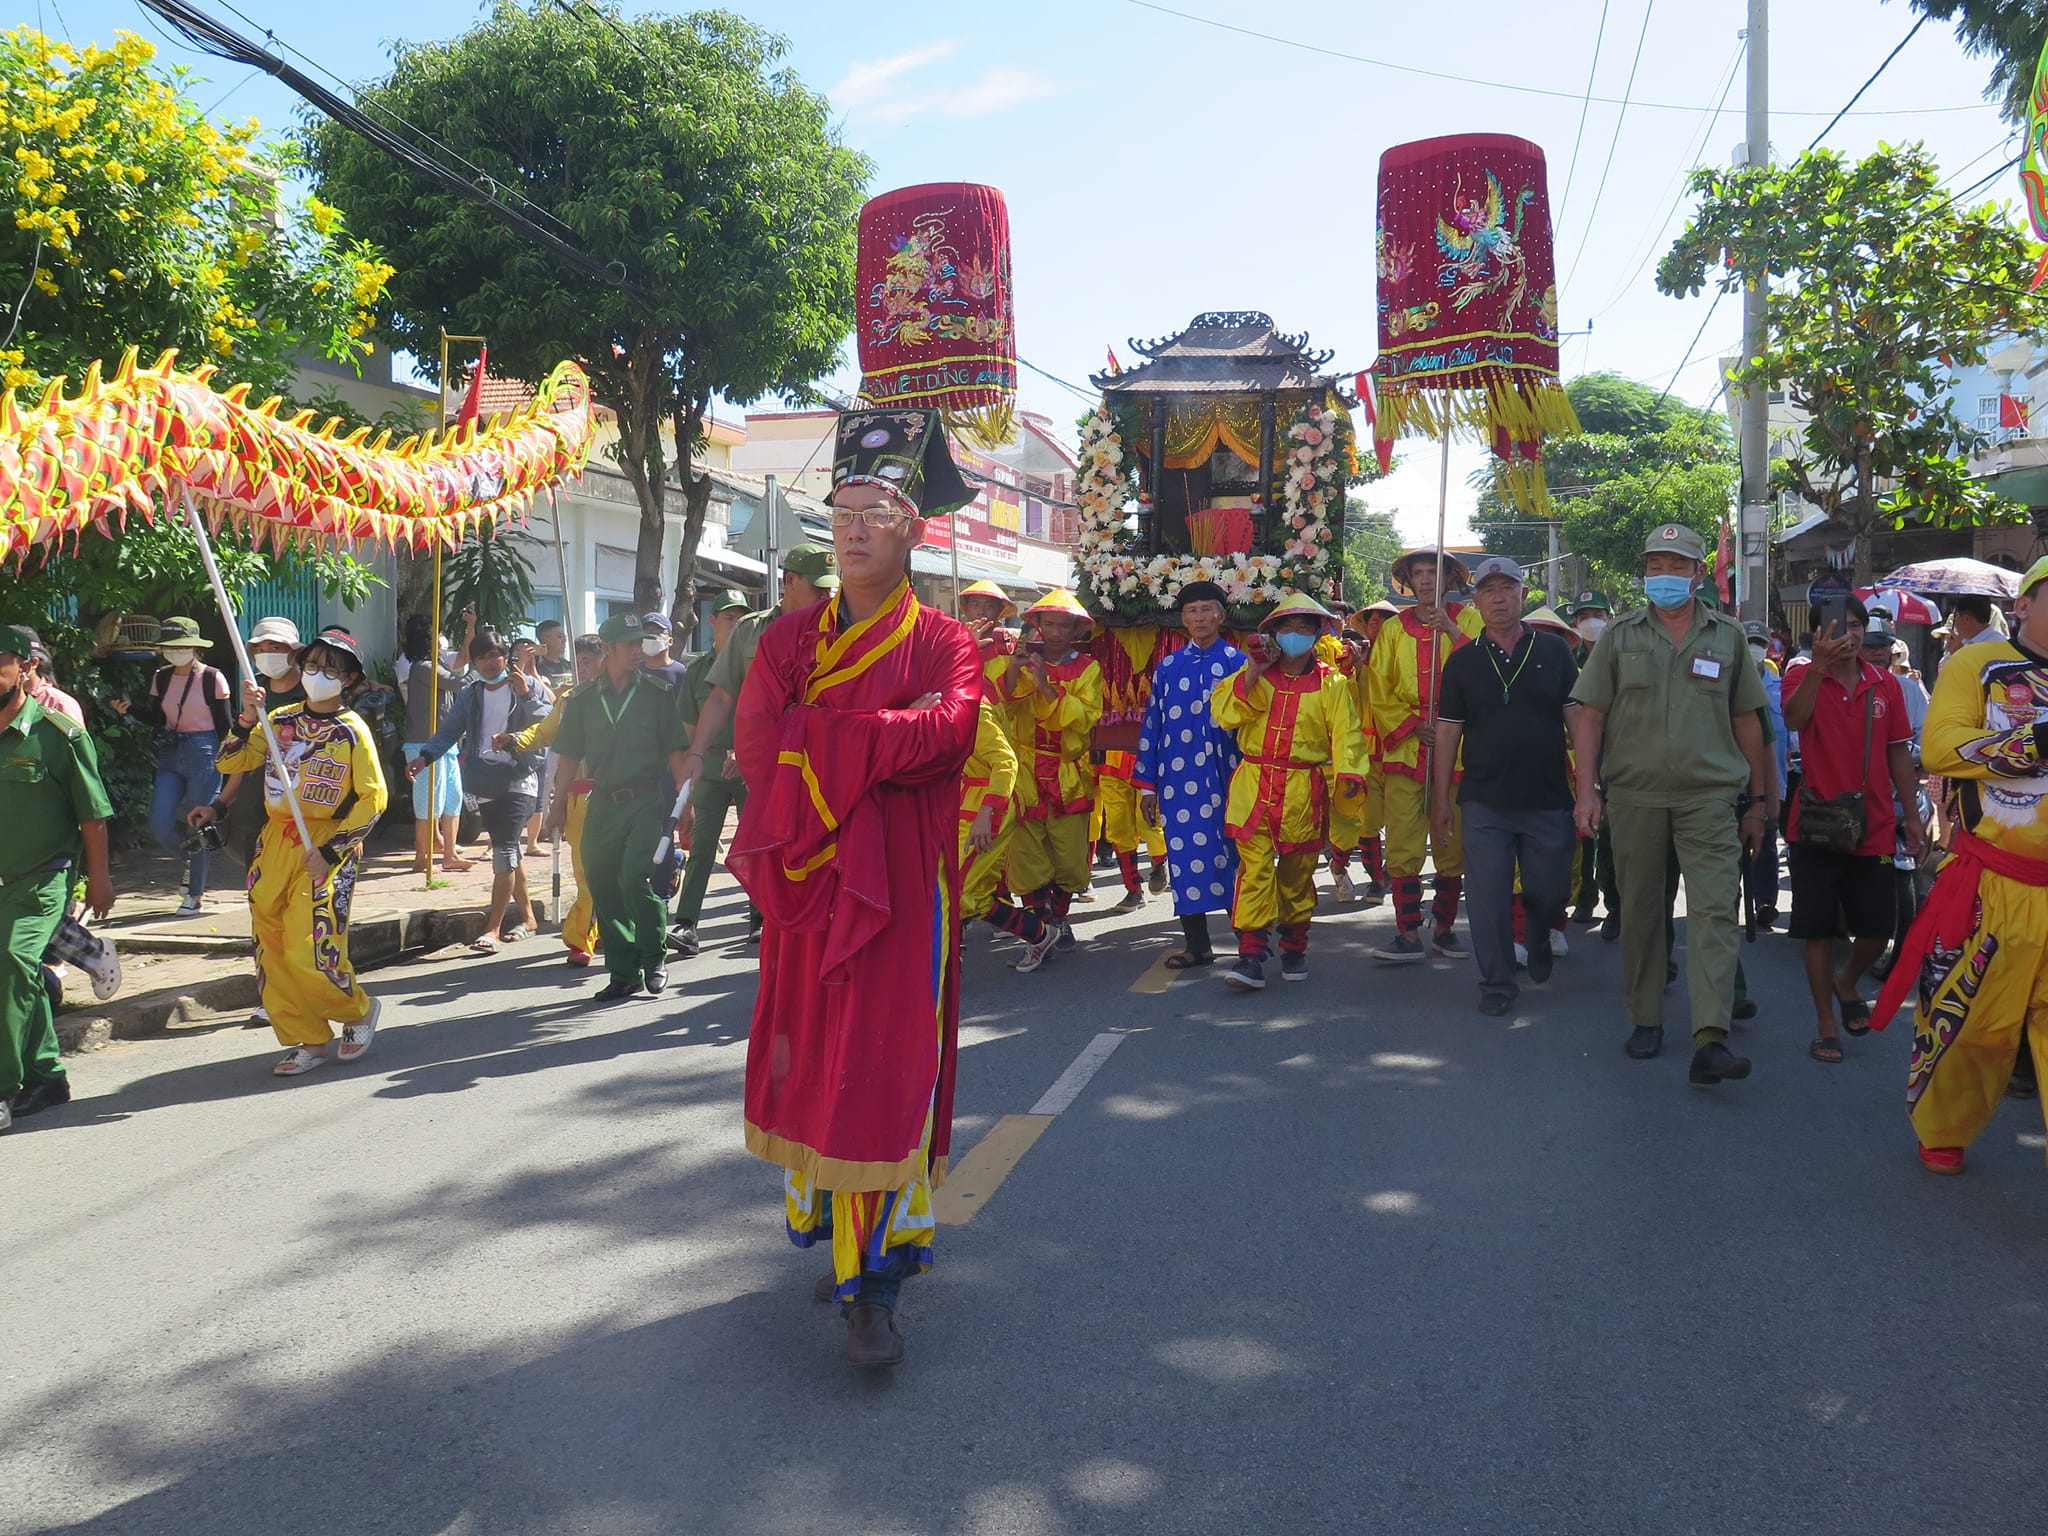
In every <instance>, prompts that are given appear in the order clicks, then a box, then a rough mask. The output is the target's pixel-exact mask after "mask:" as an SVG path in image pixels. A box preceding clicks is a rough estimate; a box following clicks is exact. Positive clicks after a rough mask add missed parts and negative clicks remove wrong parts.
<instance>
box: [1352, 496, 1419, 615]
mask: <svg viewBox="0 0 2048 1536" xmlns="http://www.w3.org/2000/svg"><path fill="white" fill-rule="evenodd" d="M1394 517H1395V514H1394V513H1392V512H1369V511H1367V510H1365V509H1364V508H1363V507H1353V508H1352V509H1351V510H1350V511H1349V512H1347V513H1346V514H1345V516H1344V597H1345V600H1346V601H1347V602H1350V603H1352V604H1354V605H1361V606H1362V605H1363V604H1366V603H1376V602H1378V601H1379V600H1380V599H1381V598H1383V597H1385V596H1386V595H1387V568H1388V567H1389V566H1391V565H1392V564H1393V563H1394V562H1395V561H1396V560H1398V559H1399V558H1400V556H1401V551H1402V550H1403V549H1404V548H1405V547H1406V546H1405V545H1404V544H1403V543H1402V542H1401V532H1400V530H1399V529H1398V528H1396V527H1395V526H1394Z"/></svg>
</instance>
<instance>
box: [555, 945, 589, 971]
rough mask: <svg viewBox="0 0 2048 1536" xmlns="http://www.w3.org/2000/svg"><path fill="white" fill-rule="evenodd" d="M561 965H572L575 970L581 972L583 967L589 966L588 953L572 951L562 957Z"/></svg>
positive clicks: (582, 950)
mask: <svg viewBox="0 0 2048 1536" xmlns="http://www.w3.org/2000/svg"><path fill="white" fill-rule="evenodd" d="M562 963H563V964H564V965H572V966H574V967H576V969H578V970H581V969H583V967H584V966H586V965H588V964H590V951H589V950H587V949H572V950H570V951H569V953H568V954H566V955H564V956H563V957H562Z"/></svg>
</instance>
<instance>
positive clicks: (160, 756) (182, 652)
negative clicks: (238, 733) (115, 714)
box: [111, 618, 231, 917]
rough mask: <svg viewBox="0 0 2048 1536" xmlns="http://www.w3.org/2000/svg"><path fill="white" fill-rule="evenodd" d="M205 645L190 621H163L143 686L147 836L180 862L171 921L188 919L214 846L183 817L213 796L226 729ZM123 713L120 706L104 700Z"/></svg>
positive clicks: (223, 694) (219, 687)
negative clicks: (149, 762)
mask: <svg viewBox="0 0 2048 1536" xmlns="http://www.w3.org/2000/svg"><path fill="white" fill-rule="evenodd" d="M211 649H213V642H212V641H211V640H209V639H207V638H206V637H205V636H204V635H202V634H200V633H199V622H198V621H197V620H196V619H188V618H169V619H165V620H164V622H163V626H162V628H161V629H160V630H159V631H158V634H157V650H158V652H159V654H161V655H162V657H163V659H164V665H163V666H161V667H159V668H157V671H156V675H155V676H154V677H152V678H151V679H150V680H149V699H150V704H151V707H152V708H153V709H154V710H155V711H156V717H157V731H156V784H155V787H154V789H153V790H152V791H151V793H150V799H149V834H150V836H151V837H153V838H155V839H156V845H157V846H158V847H159V848H161V849H163V851H164V852H165V853H171V854H182V855H183V856H184V859H185V899H184V900H183V901H182V902H180V903H179V904H178V916H180V917H195V916H197V915H198V913H199V911H200V899H201V897H202V896H204V895H205V893H206V871H207V866H208V864H209V863H210V862H211V860H212V850H213V849H214V848H217V847H219V846H220V838H219V835H218V834H215V835H214V836H213V837H212V838H211V839H207V838H203V837H201V836H198V835H196V831H195V829H191V828H189V827H188V825H187V821H186V818H187V817H188V816H189V814H190V813H191V811H192V809H193V807H195V806H202V805H211V804H212V803H213V797H214V796H215V795H216V794H217V793H219V791H220V771H219V769H217V768H216V767H215V766H214V763H215V759H216V758H217V757H218V756H219V754H220V746H221V743H222V742H223V741H224V740H226V739H227V736H228V728H229V725H230V723H231V712H230V710H229V709H228V698H229V688H228V680H227V677H226V676H225V675H224V674H223V673H221V672H220V671H218V670H217V669H215V668H213V667H210V666H208V665H206V663H205V661H204V659H203V658H204V656H205V653H206V652H207V651H210V650H211ZM111 702H112V704H113V707H114V708H115V709H116V710H118V711H120V712H122V713H124V714H125V713H126V712H127V701H126V700H125V699H116V700H113V701H111Z"/></svg>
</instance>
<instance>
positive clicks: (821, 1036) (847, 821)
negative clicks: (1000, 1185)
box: [730, 409, 982, 1366]
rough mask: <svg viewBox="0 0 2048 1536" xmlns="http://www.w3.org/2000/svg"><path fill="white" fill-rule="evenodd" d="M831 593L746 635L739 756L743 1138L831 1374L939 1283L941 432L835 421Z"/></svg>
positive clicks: (970, 647)
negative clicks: (927, 575)
mask: <svg viewBox="0 0 2048 1536" xmlns="http://www.w3.org/2000/svg"><path fill="white" fill-rule="evenodd" d="M831 499H832V542H833V546H834V548H835V549H836V550H837V552H838V557H839V577H840V587H839V591H838V592H837V593H836V594H834V595H832V596H828V597H827V598H826V600H825V601H824V602H822V603H819V604H817V605H815V606H813V607H810V608H806V609H802V610H799V611H797V612H793V613H788V614H785V615H784V616H783V617H781V618H780V619H778V620H777V621H776V622H775V623H773V624H771V625H770V626H769V627H768V628H767V629H766V631H764V632H763V634H762V635H761V640H760V649H759V651H758V652H757V654H756V655H755V658H754V664H753V666H752V667H751V668H750V669H749V670H748V672H747V676H746V682H745V684H744V686H743V687H742V690H741V693H740V697H739V705H738V713H737V716H736V720H735V726H734V751H735V752H736V753H737V755H738V757H739V763H740V771H741V775H742V777H744V778H745V780H746V782H747V784H748V786H749V790H750V797H749V799H748V801H747V805H746V809H745V810H744V811H743V812H742V813H741V817H740V824H739V830H738V832H737V833H736V834H735V836H734V839H733V847H732V854H731V858H730V864H731V867H732V871H733V873H734V874H735V875H736V876H737V877H738V878H739V881H740V883H741V884H742V885H743V886H745V887H746V890H747V894H748V895H749V896H751V897H752V898H753V900H754V902H755V904H756V905H757V906H759V908H760V909H761V912H762V914H763V916H764V918H765V919H766V921H765V924H764V928H763V933H762V941H761V985H760V992H759V994H758V996H757V997H756V999H755V1004H754V1025H753V1035H752V1038H751V1040H750V1041H749V1042H748V1048H747V1087H746V1137H747V1147H748V1149H749V1150H750V1151H752V1152H753V1153H755V1155H757V1156H759V1157H762V1158H765V1159H766V1160H767V1161H769V1162H771V1163H776V1164H779V1165H780V1166H781V1167H782V1168H783V1169H785V1170H786V1173H785V1196H786V1212H785V1214H786V1216H787V1220H788V1224H789V1234H790V1238H791V1240H792V1241H793V1242H795V1243H796V1244H797V1246H798V1247H802V1248H808V1247H810V1246H811V1245H813V1244H814V1243H818V1242H821V1241H829V1242H830V1244H831V1249H832V1273H831V1274H830V1275H829V1276H827V1277H826V1278H824V1279H821V1280H820V1281H819V1282H818V1284H817V1287H816V1288H815V1294H817V1295H818V1297H819V1299H821V1300H832V1299H836V1300H838V1301H839V1303H840V1304H841V1308H842V1311H843V1313H844V1315H845V1317H846V1319H847V1339H846V1358H847V1359H848V1360H849V1361H850V1362H852V1363H853V1364H855V1365H863V1366H882V1365H895V1364H897V1363H898V1362H899V1361H901V1360H902V1358H903V1336H902V1334H901V1333H900V1332H899V1331H898V1329H897V1326H896V1317H895V1313H896V1303H897V1297H898V1293H899V1292H900V1290H901V1288H902V1284H903V1281H904V1280H905V1279H906V1278H907V1277H909V1276H911V1275H914V1274H918V1273H921V1272H922V1271H923V1270H925V1269H928V1268H929V1267H930V1266H931V1257H932V1237H933V1225H932V1200H931V1192H932V1187H933V1185H934V1184H935V1183H937V1182H938V1181H939V1180H941V1179H943V1178H944V1176H945V1170H946V1154H947V1149H948V1145H949V1143H950V1140H951V1132H952V1115H953V1067H954V1052H955V1047H956V1043H957V1034H958V1029H959V995H958V987H959V955H960V946H959V911H958V905H959V899H960V865H959V850H958V842H959V834H958V817H959V812H960V778H961V774H962V770H963V769H964V767H965V765H966V763H967V760H968V754H969V752H970V750H971V749H972V747H973V745H974V738H975V728H976V722H977V717H978V713H979V709H980V704H981V697H982V673H981V663H980V660H979V658H978V656H977V654H976V649H975V642H974V637H973V636H972V635H970V634H969V633H968V631H967V628H966V626H965V625H963V624H961V623H960V622H959V621H958V620H957V619H954V618H952V617H950V616H949V615H946V614H944V613H940V612H938V611H936V610H933V609H930V608H926V607H924V606H922V605H921V604H920V603H919V602H918V601H917V599H916V597H914V596H913V595H912V593H911V590H910V582H909V577H908V570H909V561H910V551H911V549H912V547H913V546H915V545H916V544H917V542H918V540H919V539H920V537H922V534H923V526H924V524H923V520H924V518H925V517H926V516H938V515H942V514H944V513H948V512H951V511H953V510H955V509H956V508H959V507H962V506H965V505H966V504H967V502H968V501H970V500H971V499H972V494H971V493H970V492H969V491H968V489H967V487H966V485H965V484H964V483H963V482H962V481H961V478H960V474H959V471H958V470H957V469H956V468H955V467H954V464H953V459H952V455H951V453H950V452H949V451H948V449H947V447H946V441H945V433H944V429H943V427H942V426H941V425H940V422H939V417H938V414H937V413H936V412H934V411H928V410H881V409H878V410H860V411H852V412H848V413H847V414H845V415H843V416H841V417H840V419H839V428H838V440H837V448H836V452H835V456H834V461H833V466H832V498H831Z"/></svg>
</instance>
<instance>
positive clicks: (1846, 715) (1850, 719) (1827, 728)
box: [1782, 660, 1913, 858]
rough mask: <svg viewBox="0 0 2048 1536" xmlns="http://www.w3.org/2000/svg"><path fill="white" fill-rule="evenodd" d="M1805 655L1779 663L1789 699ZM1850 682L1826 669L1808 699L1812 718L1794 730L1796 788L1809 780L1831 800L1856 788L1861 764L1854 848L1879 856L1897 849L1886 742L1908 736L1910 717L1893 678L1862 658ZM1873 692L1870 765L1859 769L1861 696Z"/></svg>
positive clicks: (1795, 826)
mask: <svg viewBox="0 0 2048 1536" xmlns="http://www.w3.org/2000/svg"><path fill="white" fill-rule="evenodd" d="M1812 665H1813V663H1812V662H1811V661H1805V660H1801V661H1795V662H1793V663H1792V665H1791V666H1789V667H1787V668H1786V669H1785V678H1784V682H1783V684H1782V687H1783V689H1784V696H1785V698H1786V699H1787V700H1788V701H1789V700H1790V699H1791V697H1792V695H1793V694H1795V693H1797V692H1798V691H1799V685H1800V683H1801V681H1802V680H1803V679H1804V678H1805V676H1806V672H1807V669H1808V668H1809V667H1811V666H1812ZM1857 668H1858V675H1857V678H1856V687H1855V690H1854V691H1853V692H1852V691H1850V690H1848V689H1845V688H1843V687H1842V684H1841V682H1840V680H1839V679H1837V678H1836V677H1835V676H1834V675H1833V674H1832V673H1823V674H1822V675H1821V680H1820V685H1819V687H1820V692H1819V696H1818V697H1817V698H1816V699H1815V700H1814V702H1813V718H1812V719H1810V720H1808V721H1807V722H1806V725H1805V726H1804V727H1803V728H1802V729H1801V730H1800V732H1799V761H1800V764H1801V771H1802V773H1803V774H1804V783H1803V785H1802V788H1804V787H1808V786H1810V787H1811V788H1812V790H1813V792H1814V793H1815V794H1816V795H1819V796H1820V797H1821V798H1822V799H1824V800H1832V799H1833V798H1834V797H1835V796H1837V795H1846V794H1849V793H1851V792H1853V791H1854V790H1856V789H1857V788H1858V787H1859V785H1858V784H1857V774H1858V771H1859V770H1863V782H1862V784H1861V786H1860V787H1861V789H1862V790H1863V804H1864V807H1865V820H1864V833H1863V845H1862V846H1861V847H1860V848H1858V849H1857V850H1856V851H1857V852H1858V853H1859V854H1865V855H1878V856H1882V857H1885V858H1889V857H1891V855H1892V854H1893V853H1895V852H1897V851H1898V850H1897V838H1898V816H1897V815H1896V813H1895V812H1894V811H1893V809H1892V770H1891V760H1890V750H1889V749H1890V748H1891V746H1892V745H1893V744H1894V743H1898V742H1906V743H1910V742H1911V741H1912V740H1913V723H1912V721H1910V720H1908V719H1907V718H1906V696H1905V694H1904V693H1903V692H1901V691H1900V688H1899V680H1898V679H1897V678H1896V677H1893V676H1892V675H1891V673H1889V672H1887V671H1884V670H1882V669H1880V668H1878V667H1873V666H1872V665H1871V664H1870V663H1869V662H1867V661H1859V662H1858V663H1857ZM1873 688H1874V689H1876V690H1877V693H1876V697H1875V698H1874V699H1873V700H1872V702H1871V710H1870V765H1869V767H1868V769H1867V770H1864V769H1863V701H1864V698H1865V696H1866V693H1867V692H1868V690H1870V689H1873ZM1789 831H1790V833H1791V836H1792V840H1793V841H1794V842H1797V841H1798V840H1799V802H1798V799H1797V797H1796V796H1795V797H1794V799H1793V802H1792V821H1791V825H1790V827H1789Z"/></svg>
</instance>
